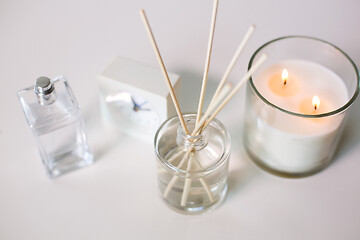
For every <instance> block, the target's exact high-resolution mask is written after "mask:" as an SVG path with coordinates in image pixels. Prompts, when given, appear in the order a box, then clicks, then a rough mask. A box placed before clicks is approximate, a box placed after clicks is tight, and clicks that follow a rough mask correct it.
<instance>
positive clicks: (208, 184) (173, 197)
mask: <svg viewBox="0 0 360 240" xmlns="http://www.w3.org/2000/svg"><path fill="white" fill-rule="evenodd" d="M184 119H185V122H186V125H187V127H188V130H189V132H191V131H192V130H193V129H194V127H195V120H196V115H195V114H186V115H184ZM155 152H156V155H157V159H158V161H157V162H158V180H159V188H160V193H161V196H162V199H163V200H164V202H165V203H166V204H167V205H168V206H169V207H171V208H172V209H174V210H175V211H178V212H181V213H185V214H198V213H203V212H207V211H209V210H211V209H213V208H214V207H216V206H217V205H218V204H219V203H221V202H222V200H223V199H224V198H225V196H226V193H227V176H228V162H229V158H230V137H229V134H228V132H227V131H226V129H225V127H224V125H223V124H222V123H221V122H219V121H218V120H216V119H214V120H213V121H212V122H211V123H210V124H209V125H208V126H207V128H206V129H204V130H203V131H202V132H201V133H200V134H198V135H196V136H189V135H187V134H186V133H184V131H183V129H182V127H181V126H180V123H179V119H178V117H174V118H171V119H169V120H167V121H165V122H164V123H163V124H162V125H161V126H160V128H159V129H158V131H157V133H156V135H155Z"/></svg>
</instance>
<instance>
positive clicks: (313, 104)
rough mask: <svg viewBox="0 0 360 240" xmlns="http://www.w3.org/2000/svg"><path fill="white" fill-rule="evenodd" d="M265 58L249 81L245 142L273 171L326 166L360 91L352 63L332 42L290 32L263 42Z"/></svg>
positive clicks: (292, 172) (294, 172)
mask: <svg viewBox="0 0 360 240" xmlns="http://www.w3.org/2000/svg"><path fill="white" fill-rule="evenodd" d="M264 52H266V53H268V54H269V58H268V60H267V61H266V62H265V63H264V64H263V65H262V66H261V67H260V68H259V69H258V71H257V72H256V73H255V74H253V76H252V77H251V78H250V80H249V82H248V84H247V93H246V110H245V111H246V112H245V128H244V129H245V131H244V144H245V148H246V150H247V152H248V153H249V155H250V156H251V158H252V159H253V161H254V162H255V163H256V164H258V165H259V166H260V167H262V168H263V169H265V170H268V171H269V172H271V173H274V174H277V175H281V176H286V177H302V176H307V175H310V174H313V173H315V172H317V171H320V170H321V169H323V168H324V167H326V166H327V165H328V164H329V163H330V161H331V159H332V157H333V155H334V153H335V150H336V148H337V145H338V142H339V139H340V136H341V133H342V132H343V128H344V124H345V120H346V116H347V115H348V110H349V107H350V106H351V105H352V103H353V102H354V101H355V99H356V97H357V95H358V92H359V74H358V70H357V68H356V66H355V64H354V63H353V61H352V60H351V59H350V58H349V57H348V56H347V55H346V54H345V53H344V52H343V51H341V50H340V49H339V48H337V47H335V46H334V45H332V44H330V43H328V42H325V41H322V40H319V39H315V38H311V37H303V36H289V37H283V38H278V39H275V40H273V41H270V42H268V43H266V44H264V45H263V46H261V47H260V48H259V49H258V50H257V51H256V52H255V53H254V54H253V56H252V58H251V59H250V62H249V69H250V67H251V66H252V64H253V63H254V62H256V59H257V58H258V57H259V56H261V54H262V53H264Z"/></svg>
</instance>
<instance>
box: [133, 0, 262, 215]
mask: <svg viewBox="0 0 360 240" xmlns="http://www.w3.org/2000/svg"><path fill="white" fill-rule="evenodd" d="M217 8H218V0H214V5H213V11H212V19H211V25H210V34H209V41H208V48H207V55H206V61H205V67H204V73H203V79H202V86H201V91H200V99H199V103H198V109H197V113H196V114H187V115H183V114H182V112H181V109H180V107H179V104H178V101H177V98H176V96H175V94H174V90H173V88H172V86H171V83H170V80H169V76H168V73H167V70H166V68H165V65H164V62H163V60H162V57H161V54H160V51H159V48H158V46H157V44H156V41H155V38H154V35H153V33H152V31H151V28H150V24H149V21H148V19H147V17H146V14H145V11H144V10H140V16H141V18H142V20H143V23H144V26H145V28H146V31H147V33H148V36H149V38H150V41H151V44H152V47H153V49H154V52H155V54H156V57H157V60H158V63H159V65H160V68H161V71H162V74H163V76H164V79H165V82H166V84H167V86H168V88H169V91H170V96H171V99H172V101H173V103H174V106H175V109H176V112H177V117H174V118H172V119H169V120H167V121H165V122H164V123H163V124H162V125H161V126H160V128H159V130H158V131H157V133H156V136H155V152H156V154H157V158H158V160H159V161H158V166H159V171H158V178H159V187H160V192H161V194H162V198H163V200H164V201H165V202H166V203H167V204H168V205H169V206H170V207H171V208H173V209H174V210H177V211H179V212H182V213H188V214H196V213H202V212H206V211H208V210H210V209H212V208H214V207H215V206H216V205H218V204H219V203H220V202H221V201H222V200H223V199H224V198H225V196H226V192H227V173H228V161H229V157H230V138H229V134H228V132H227V131H226V129H225V127H224V126H223V124H222V123H221V122H220V121H218V120H217V119H215V117H216V115H217V114H218V113H219V112H220V111H221V110H222V109H223V107H224V106H225V105H226V104H227V103H228V102H229V101H230V99H231V98H232V97H233V96H234V95H235V94H236V93H237V92H238V91H239V89H240V88H241V86H242V85H243V84H244V83H245V82H246V81H247V80H248V79H249V77H250V76H251V74H252V73H253V72H254V71H255V70H256V69H257V68H258V67H259V66H260V65H261V64H262V63H263V62H264V61H265V59H266V57H267V56H266V55H265V54H264V55H262V56H261V57H260V58H259V60H258V61H257V62H256V63H255V64H254V65H253V66H252V68H251V69H250V70H249V71H248V72H247V73H246V74H245V75H244V76H243V77H242V79H241V80H240V81H239V82H238V83H237V84H236V85H235V86H233V85H232V84H231V83H226V81H227V79H228V77H229V75H230V73H231V71H232V69H233V67H234V66H235V64H236V62H237V60H238V58H239V56H240V54H241V52H242V50H243V48H244V46H245V45H246V43H247V41H248V40H249V38H250V37H251V35H252V33H253V31H254V29H255V27H254V26H250V28H249V29H248V31H247V33H246V34H245V36H244V38H243V40H242V41H241V43H240V45H239V47H238V49H237V50H236V52H235V54H234V56H233V58H232V59H231V61H230V64H229V66H228V67H227V69H226V71H225V73H224V75H223V77H222V79H221V81H220V83H219V85H218V87H217V89H216V91H215V93H214V95H213V97H212V100H211V101H210V104H209V106H208V108H207V109H206V111H205V112H204V113H203V102H204V95H205V90H206V84H207V77H208V71H209V66H210V58H211V50H212V44H213V38H214V32H215V22H216V14H217Z"/></svg>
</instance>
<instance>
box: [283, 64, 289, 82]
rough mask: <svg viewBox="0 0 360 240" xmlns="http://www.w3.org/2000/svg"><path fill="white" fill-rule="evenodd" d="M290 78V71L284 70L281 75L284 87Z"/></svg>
mask: <svg viewBox="0 0 360 240" xmlns="http://www.w3.org/2000/svg"><path fill="white" fill-rule="evenodd" d="M288 77H289V73H288V71H287V70H286V69H285V68H284V70H283V71H282V73H281V79H282V82H283V84H284V85H286V82H287V80H288Z"/></svg>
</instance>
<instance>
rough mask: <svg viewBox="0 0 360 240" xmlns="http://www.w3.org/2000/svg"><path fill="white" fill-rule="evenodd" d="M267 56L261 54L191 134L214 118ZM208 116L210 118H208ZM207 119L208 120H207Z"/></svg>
mask: <svg viewBox="0 0 360 240" xmlns="http://www.w3.org/2000/svg"><path fill="white" fill-rule="evenodd" d="M266 58H267V55H266V54H263V55H261V57H260V58H259V60H258V61H257V62H256V63H255V64H254V65H253V66H252V67H251V68H250V70H249V71H248V72H247V73H246V74H245V75H244V76H243V77H242V79H241V80H240V81H239V83H238V84H237V85H236V86H235V87H234V88H233V90H232V91H231V92H230V94H229V95H228V96H227V97H226V98H225V99H224V100H223V101H222V103H221V104H220V105H219V106H218V107H217V108H216V110H215V111H213V112H212V113H207V114H206V115H205V114H204V116H203V117H202V118H201V120H200V122H199V124H198V125H197V126H196V127H195V129H194V130H193V133H194V132H195V133H197V132H198V131H199V130H200V128H201V126H202V125H203V124H204V123H205V122H206V123H205V125H204V127H203V128H202V129H205V128H206V127H207V126H208V125H209V123H210V122H211V121H212V120H213V119H214V118H215V116H216V115H217V114H218V113H219V112H220V111H221V109H223V107H224V106H225V105H226V104H227V103H228V102H229V101H230V99H231V98H232V97H234V95H235V94H236V93H237V92H238V91H239V90H240V88H241V86H242V85H243V84H244V83H245V82H246V81H247V80H248V79H249V78H250V76H251V75H252V74H253V73H254V72H255V71H256V69H258V68H259V67H260V65H261V64H263V63H264V61H265V60H266ZM209 116H210V117H209ZM208 117H209V119H207V118H208Z"/></svg>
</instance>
